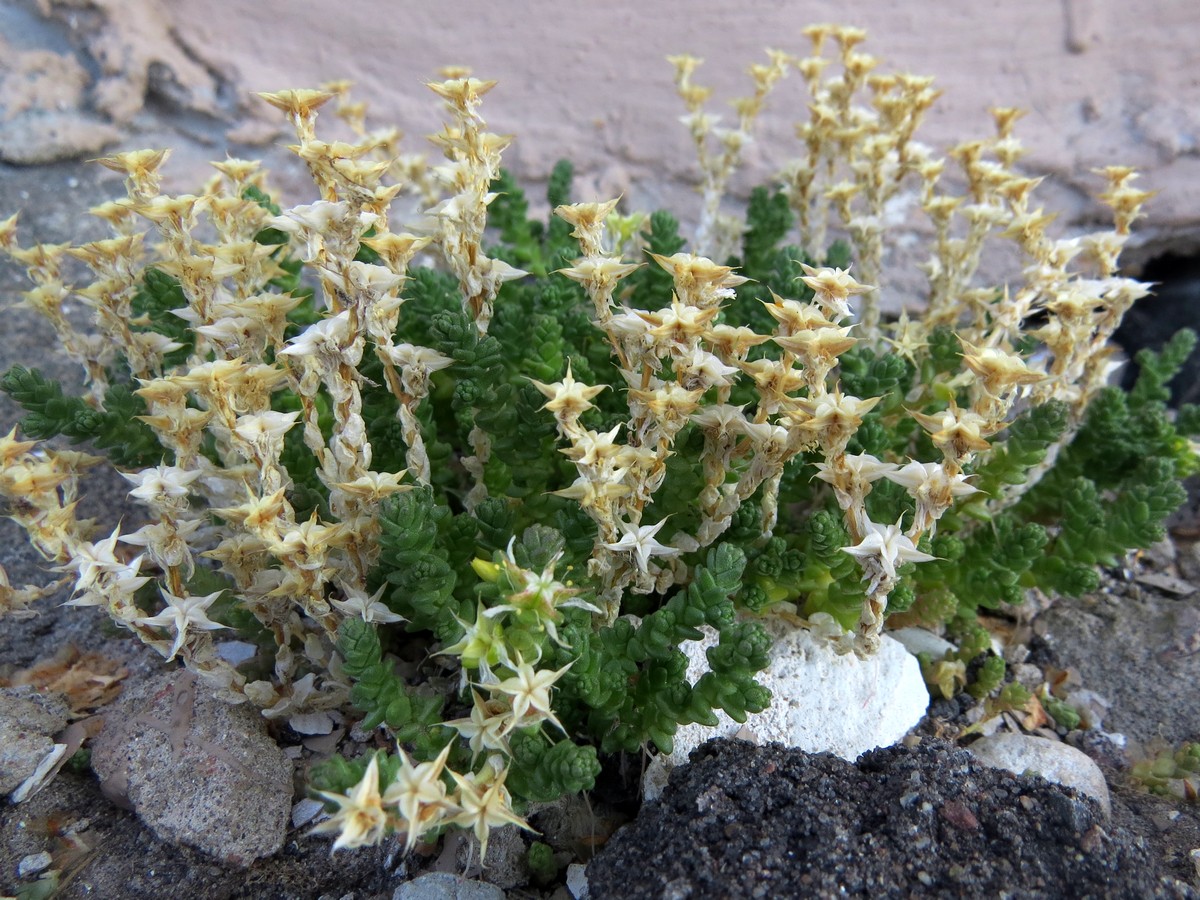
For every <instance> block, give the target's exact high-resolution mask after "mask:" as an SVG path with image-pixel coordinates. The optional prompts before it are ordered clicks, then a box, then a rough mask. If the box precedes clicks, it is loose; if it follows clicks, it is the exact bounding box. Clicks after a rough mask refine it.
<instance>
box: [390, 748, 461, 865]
mask: <svg viewBox="0 0 1200 900" xmlns="http://www.w3.org/2000/svg"><path fill="white" fill-rule="evenodd" d="M450 747H451V745H450V744H447V745H446V746H445V747H443V748H442V752H441V753H439V754H438V755H437V758H436V759H434V760H433V761H432V762H423V763H418V764H417V765H413V763H412V760H411V759H409V758H408V754H407V753H405V752H404V750H403V749H401V748H399V747H397V748H396V749H397V752H398V753H399V755H400V768H399V770H397V772H396V777H395V778H393V779H392V783H391V784H389V785H388V786H387V788H386V789H385V790H384V792H383V805H384V806H394V807H396V811H397V812H399V813H400V817H401V818H402V819H403V820H404V831H405V839H404V852H405V853H407V852H408V851H409V850H411V849H412V848H413V847H415V846H416V844H417V841H419V840H420V839H421V835H423V834H424V833H425V832H427V831H429V830H430V829H431V828H436V827H437V826H438V824H439V823H440V822H441V820H442V818H443V816H444V815H445V814H446V812H447V811H448V810H450V809H451V808H452V806H451V804H450V801H449V800H448V799H447V797H446V785H445V783H444V782H443V781H442V773H443V772H444V771H446V760H447V758H449V756H450Z"/></svg>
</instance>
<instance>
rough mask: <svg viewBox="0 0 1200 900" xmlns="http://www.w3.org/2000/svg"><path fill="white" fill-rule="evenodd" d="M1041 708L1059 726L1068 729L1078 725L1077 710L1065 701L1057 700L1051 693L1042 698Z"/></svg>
mask: <svg viewBox="0 0 1200 900" xmlns="http://www.w3.org/2000/svg"><path fill="white" fill-rule="evenodd" d="M1042 708H1043V709H1045V710H1046V712H1047V713H1048V714H1049V715H1050V718H1052V719H1053V720H1054V723H1055V724H1056V725H1058V726H1059V727H1061V728H1065V729H1067V730H1068V731H1070V730H1072V729H1074V728H1078V727H1079V722H1080V716H1079V711H1078V710H1077V709H1075V707H1073V706H1071V704H1069V703H1067V702H1066V701H1064V700H1059V699H1058V698H1057V697H1055V696H1052V695H1047V696H1045V697H1043V698H1042Z"/></svg>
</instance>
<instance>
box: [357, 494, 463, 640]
mask: <svg viewBox="0 0 1200 900" xmlns="http://www.w3.org/2000/svg"><path fill="white" fill-rule="evenodd" d="M449 518H450V510H449V509H448V508H447V507H445V506H438V505H436V504H435V503H434V500H433V493H432V491H430V490H429V489H416V490H412V491H409V492H407V493H404V494H399V495H397V496H396V497H394V498H389V499H388V500H387V501H385V502H384V505H383V509H382V510H381V511H380V517H379V520H380V525H381V526H382V532H381V534H380V536H379V543H380V548H381V552H380V561H381V569H380V570H379V571H380V572H381V573H383V572H386V574H384V575H383V580H384V581H386V582H387V584H388V588H387V590H386V602H387V605H388V606H389V607H390V608H391V609H392V610H393V611H394V612H397V613H399V614H400V615H402V616H404V618H405V619H407V620H408V621H409V622H410V623H411V624H410V627H411V628H413V629H428V630H435V631H437V632H438V633H439V635H440V636H444V637H452V636H453V635H454V634H455V631H456V629H455V625H454V618H453V617H454V616H456V615H460V614H465V609H460V607H459V605H458V604H457V602H456V600H455V597H454V586H455V583H456V582H457V580H458V573H457V572H456V571H455V570H454V569H453V568H452V567H451V565H450V563H449V554H448V553H447V551H446V549H445V547H444V545H443V543H442V541H441V538H440V535H439V526H440V525H441V524H442V523H445V522H447V520H448V519H449ZM376 640H377V639H376Z"/></svg>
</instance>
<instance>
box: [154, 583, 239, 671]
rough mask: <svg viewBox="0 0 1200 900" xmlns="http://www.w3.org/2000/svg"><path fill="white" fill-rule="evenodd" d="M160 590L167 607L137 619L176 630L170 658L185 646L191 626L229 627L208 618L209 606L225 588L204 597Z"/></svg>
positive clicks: (204, 629) (210, 629) (207, 629)
mask: <svg viewBox="0 0 1200 900" xmlns="http://www.w3.org/2000/svg"><path fill="white" fill-rule="evenodd" d="M160 591H161V593H162V596H163V599H164V600H166V601H167V608H166V609H164V610H163V611H162V612H160V613H159V614H158V615H156V616H143V617H142V618H140V619H137V620H136V621H137V623H138V624H139V625H151V626H153V627H155V628H170V629H172V630H173V631H174V632H175V643H174V644H172V645H171V652H170V654H168V655H167V659H168V660H172V659H174V658H175V655H176V654H177V653H179V650H180V648H181V647H183V642H184V641H185V640H187V633H188V629H189V628H199V629H201V630H203V631H214V630H216V629H218V628H226V627H228V626H225V625H222V624H220V623H219V622H213V621H212V620H211V619H209V618H208V608H209V607H210V606H212V605H213V603H215V602H216V600H217V598H218V597H220V596H221V594H223V593H225V592H224V591H223V590H220V591H213V592H212V593H211V594H205V595H204V596H203V597H191V596H187V597H177V596H175V595H174V594H172V593H171V592H170V591H168V590H167V589H166V588H160Z"/></svg>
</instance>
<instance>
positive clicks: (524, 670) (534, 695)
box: [481, 654, 575, 734]
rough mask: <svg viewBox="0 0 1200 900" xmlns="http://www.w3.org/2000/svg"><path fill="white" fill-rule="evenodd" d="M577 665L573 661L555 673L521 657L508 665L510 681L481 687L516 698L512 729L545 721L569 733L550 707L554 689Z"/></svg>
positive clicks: (513, 700) (513, 699) (508, 679)
mask: <svg viewBox="0 0 1200 900" xmlns="http://www.w3.org/2000/svg"><path fill="white" fill-rule="evenodd" d="M574 664H575V661H574V660H572V661H571V662H569V663H567V664H566V665H565V666H563V667H562V668H561V669H557V670H555V671H550V670H549V669H534V667H533V665H532V663H527V662H525V660H523V659H522V658H521V657H520V655H519V654H518V656H517V661H516V662H515V663H508V664H507V665H509V666H510V667H511V668H512V670H513V673H514V674H513V675H512V676H511V677H510V678H506V679H504V680H503V681H498V682H496V683H494V684H485V685H481V687H485V688H487V689H488V690H489V691H493V692H499V693H502V694H507V695H508V696H510V697H511V698H512V712H513V723H512V726H511V727H513V728H518V727H519V728H525V727H528V726H530V725H537V724H540V723H541V722H553V723H554V725H555V726H556V727H557V728H558V730H559V731H561V732H562V733H563V734H566V733H567V730H566V729H565V728H563V727H562V723H561V722H559V721H558V717H557V716H555V715H554V708H553V707H552V706H551V705H550V686H551V685H553V684H554V682H556V681H558V679H559V678H561V677H562V675H563V673H564V672H566V671H567V669H569V668H571V666H573V665H574Z"/></svg>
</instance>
